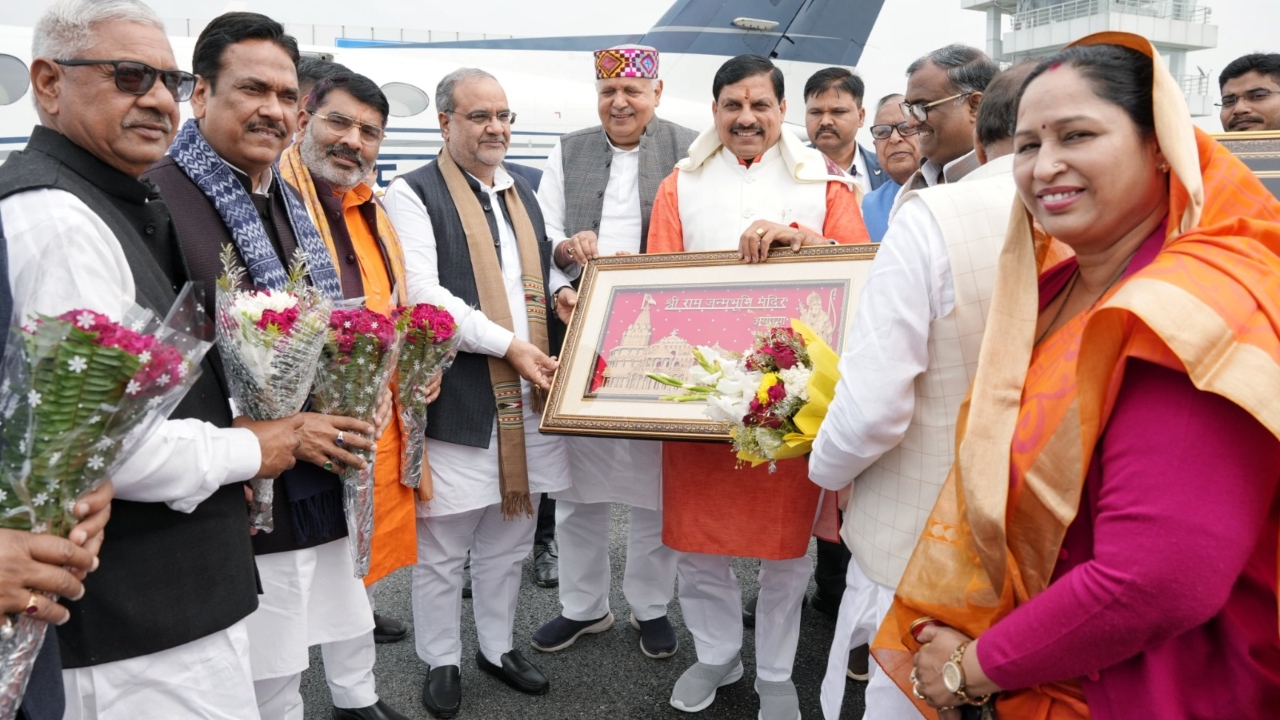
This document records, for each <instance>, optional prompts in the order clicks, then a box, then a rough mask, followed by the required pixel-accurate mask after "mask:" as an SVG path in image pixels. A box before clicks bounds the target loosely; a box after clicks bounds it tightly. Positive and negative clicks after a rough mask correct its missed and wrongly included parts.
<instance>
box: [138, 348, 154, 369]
mask: <svg viewBox="0 0 1280 720" xmlns="http://www.w3.org/2000/svg"><path fill="white" fill-rule="evenodd" d="M138 362H140V363H142V364H143V365H146V364H147V363H149V362H151V351H150V350H143V351H142V354H141V355H139V356H138Z"/></svg>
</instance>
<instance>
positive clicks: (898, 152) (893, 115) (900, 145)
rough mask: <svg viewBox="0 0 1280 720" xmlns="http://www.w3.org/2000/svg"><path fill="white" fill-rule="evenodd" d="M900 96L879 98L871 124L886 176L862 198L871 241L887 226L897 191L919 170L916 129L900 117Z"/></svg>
mask: <svg viewBox="0 0 1280 720" xmlns="http://www.w3.org/2000/svg"><path fill="white" fill-rule="evenodd" d="M902 99H903V98H902V95H901V94H900V93H894V94H892V95H886V96H885V97H883V98H881V100H880V102H879V104H878V105H876V117H875V120H874V123H875V124H874V125H872V126H871V137H872V138H873V139H874V141H875V144H876V157H877V158H878V159H879V160H880V167H882V168H884V172H885V173H886V174H887V175H888V176H889V177H888V179H887V180H886V181H885V182H884V184H883V185H881V186H880V187H878V188H876V189H875V190H872V191H871V194H870V195H867V196H866V197H864V198H862V219H863V220H864V221H866V223H867V232H868V233H869V234H870V235H871V239H872V240H874V241H875V242H880V240H881V239H882V238H884V234H885V231H887V230H888V229H889V211H890V210H892V209H893V200H894V198H896V197H897V196H898V191H899V190H900V189H901V188H902V186H903V184H904V183H906V182H907V180H910V179H911V176H912V175H913V174H914V173H915V172H916V171H917V170H919V169H920V137H919V134H918V133H917V132H916V128H913V127H911V124H910V123H908V122H907V121H905V120H903V119H902V110H901V108H900V105H901V104H902Z"/></svg>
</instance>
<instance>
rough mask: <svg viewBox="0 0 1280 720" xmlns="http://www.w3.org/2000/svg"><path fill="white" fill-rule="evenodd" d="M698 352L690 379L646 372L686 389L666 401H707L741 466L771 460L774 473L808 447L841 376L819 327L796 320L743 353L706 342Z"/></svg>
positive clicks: (763, 334)
mask: <svg viewBox="0 0 1280 720" xmlns="http://www.w3.org/2000/svg"><path fill="white" fill-rule="evenodd" d="M693 355H694V358H695V359H696V361H697V363H696V364H695V365H694V366H693V367H692V368H691V369H690V373H689V381H688V382H685V381H683V380H680V379H679V378H675V377H672V376H670V375H663V374H660V373H648V376H649V377H650V378H652V379H653V380H656V381H658V382H660V383H662V384H664V385H669V386H671V387H676V388H680V389H681V390H683V391H684V392H682V393H678V394H674V395H667V396H665V397H663V398H662V399H663V400H667V401H673V402H705V403H706V404H707V409H706V415H707V417H709V418H711V419H712V420H717V421H721V422H724V423H726V425H727V426H728V429H729V433H730V435H731V436H732V438H733V449H734V450H736V451H737V453H738V461H739V463H742V462H750V463H751V465H752V466H753V467H754V466H756V465H759V464H760V463H765V462H767V463H769V470H770V472H772V471H773V470H774V469H776V462H777V461H778V460H785V459H788V458H793V457H800V456H801V455H804V454H805V453H808V452H809V450H810V449H811V448H812V447H813V440H814V438H816V437H817V436H818V427H819V426H820V425H821V424H822V420H823V419H824V418H825V417H826V416H827V407H828V406H829V405H830V404H831V399H832V397H833V396H834V395H835V387H836V382H837V381H838V380H839V379H840V372H839V368H838V364H839V357H838V356H837V355H836V354H835V351H833V350H832V349H831V348H830V347H829V346H828V345H827V344H826V343H825V342H823V341H822V338H820V337H818V335H817V334H816V333H814V332H813V330H811V329H810V328H809V327H808V326H807V325H805V324H804V323H802V322H800V321H799V320H792V321H791V327H775V328H773V329H771V330H769V331H767V332H760V333H756V341H755V343H754V344H753V345H752V346H751V348H750V349H749V350H747V352H745V353H743V354H742V355H740V356H738V355H720V354H718V353H716V352H715V351H714V350H712V349H711V348H707V347H698V348H696V349H695V350H694V353H693Z"/></svg>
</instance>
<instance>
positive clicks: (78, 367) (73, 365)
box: [67, 355, 89, 374]
mask: <svg viewBox="0 0 1280 720" xmlns="http://www.w3.org/2000/svg"><path fill="white" fill-rule="evenodd" d="M87 367H89V361H88V360H85V359H84V358H82V357H80V356H79V355H77V356H75V357H73V358H71V359H70V360H68V361H67V369H68V370H70V371H71V372H73V373H76V374H79V373H82V372H84V370H85V368H87Z"/></svg>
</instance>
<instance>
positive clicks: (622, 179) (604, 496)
mask: <svg viewBox="0 0 1280 720" xmlns="http://www.w3.org/2000/svg"><path fill="white" fill-rule="evenodd" d="M601 132H604V131H603V130H601ZM605 140H606V142H607V141H608V136H607V135H606V136H605ZM609 147H611V148H613V160H612V162H611V163H610V166H609V182H608V183H607V184H606V185H605V189H604V204H603V206H602V207H601V209H600V234H599V235H598V236H597V237H598V238H599V245H598V246H597V248H598V250H599V252H600V255H601V256H605V255H614V254H616V253H619V252H626V253H631V254H633V255H634V254H637V253H639V252H640V234H641V232H643V225H642V224H641V219H642V218H641V210H640V147H639V146H638V145H637V146H636V147H635V148H632V149H631V150H621V149H619V148H617V147H615V146H614V144H613V143H612V142H609ZM561 153H562V150H561V147H560V143H559V142H558V141H557V142H556V146H555V147H554V148H552V150H551V152H550V153H549V154H548V155H547V167H546V169H545V170H543V171H542V183H541V184H539V185H538V205H540V206H541V207H542V216H543V218H545V219H546V223H547V237H549V238H551V239H552V240H553V241H561V242H562V240H561V238H564V237H565V236H566V235H567V234H568V233H567V232H566V231H565V228H564V218H565V206H566V201H565V195H564V162H563V160H562V157H561ZM581 273H582V266H581V265H579V264H578V263H571V264H570V265H569V267H568V268H566V269H565V275H566V276H569V277H574V278H576V277H578V276H579V275H580V274H581ZM565 442H566V443H567V444H568V448H569V467H570V471H571V475H572V477H573V486H572V487H570V488H568V489H567V490H564V491H563V492H560V493H557V494H556V500H567V501H569V502H575V503H598V502H600V503H602V502H620V503H626V504H627V505H631V506H632V507H640V508H645V509H647V510H657V509H658V508H660V507H661V506H662V443H660V442H656V441H653V440H629V439H625V438H588V437H567V438H565Z"/></svg>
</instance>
